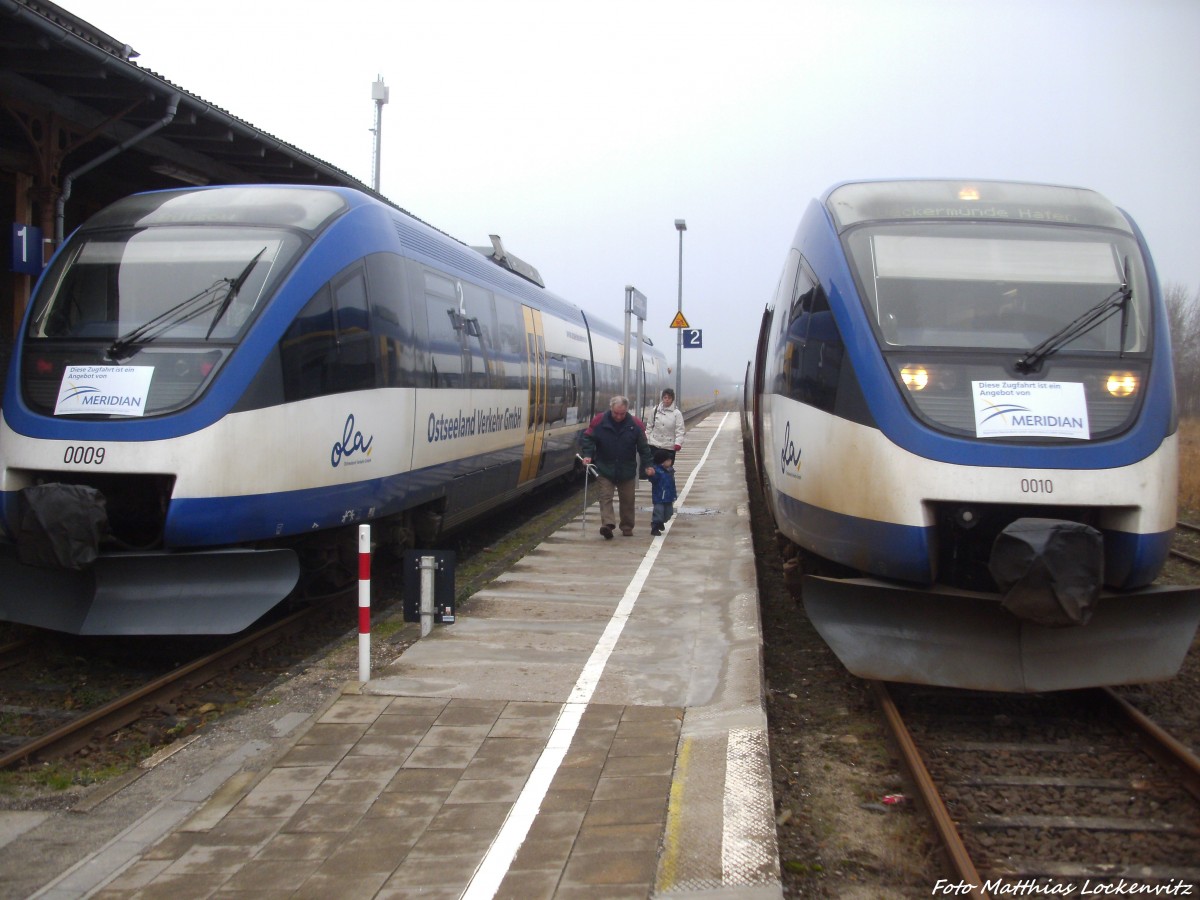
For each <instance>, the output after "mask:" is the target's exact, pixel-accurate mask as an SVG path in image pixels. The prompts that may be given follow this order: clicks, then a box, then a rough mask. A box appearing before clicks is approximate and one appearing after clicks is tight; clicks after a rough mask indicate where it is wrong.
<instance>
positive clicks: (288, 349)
mask: <svg viewBox="0 0 1200 900" xmlns="http://www.w3.org/2000/svg"><path fill="white" fill-rule="evenodd" d="M334 333H335V332H334V321H333V293H332V291H331V290H330V287H329V285H328V284H326V285H324V286H322V287H321V289H320V290H318V291H317V292H316V293H315V294H314V295H313V297H312V299H311V300H309V301H308V303H306V304H305V305H304V308H303V309H302V310H300V313H299V314H298V315H297V316H296V318H295V320H294V321H293V322H292V324H291V326H290V327H289V328H288V330H287V333H286V334H284V336H283V340H282V341H280V343H279V355H280V361H281V363H282V366H283V394H284V400H285V401H287V402H289V403H290V402H294V401H296V400H305V399H307V398H309V397H320V396H322V395H324V394H329V393H332V390H331V389H330V388H329V384H328V377H327V376H328V370H329V360H330V358H331V357H332V356H333V354H334V351H335V344H334Z"/></svg>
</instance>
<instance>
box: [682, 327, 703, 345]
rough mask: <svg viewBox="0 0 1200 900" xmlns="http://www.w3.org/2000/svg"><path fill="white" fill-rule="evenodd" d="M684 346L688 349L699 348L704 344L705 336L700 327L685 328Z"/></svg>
mask: <svg viewBox="0 0 1200 900" xmlns="http://www.w3.org/2000/svg"><path fill="white" fill-rule="evenodd" d="M683 346H684V348H685V349H688V350H699V349H700V348H701V347H703V346H704V338H703V337H702V333H701V330H700V329H699V328H684V329H683Z"/></svg>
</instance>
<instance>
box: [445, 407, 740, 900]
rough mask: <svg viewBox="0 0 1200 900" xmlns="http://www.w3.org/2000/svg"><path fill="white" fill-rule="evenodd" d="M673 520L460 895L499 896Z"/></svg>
mask: <svg viewBox="0 0 1200 900" xmlns="http://www.w3.org/2000/svg"><path fill="white" fill-rule="evenodd" d="M728 418H729V413H726V414H725V416H724V417H723V418H722V419H721V422H720V424H719V425H717V429H716V431H714V432H713V436H712V439H711V440H710V441H709V442H708V446H707V447H705V448H704V454H703V455H702V456H701V457H700V461H699V462H698V463H696V468H694V469H692V474H691V475H690V476H688V480H687V484H685V485H684V488H683V492H682V493H681V494H680V495H679V505H680V506H682V505H683V500H684V498H685V497H686V496H687V495H688V492H689V491H690V490H691V489H692V484H693V483H694V482H695V480H696V475H697V474H698V473H699V472H700V469H701V468H702V467H703V466H704V463H705V462H707V460H708V454H709V452H710V451H711V450H712V447H713V444H714V443H716V440H717V437H718V436H719V435H720V434H721V429H722V428H723V427H724V426H725V421H726V419H728ZM674 521H675V520H674V519H671V520H670V521H668V522H667V523H666V524H665V525H664V527H663V533H662V534H661V535H659V536H658V537H656V538H654V540H652V541H651V542H650V547H649V548H648V549H647V550H646V555H645V556H644V557H643V558H642V562H641V565H639V566H638V568H637V571H636V572H635V573H634V575H633V578H632V579H631V580H630V582H629V586H628V587H626V588H625V594H624V596H622V597H621V602H620V603H618V604H617V608H616V611H615V612H613V614H612V618H610V619H609V620H608V625H607V626H606V627H605V629H604V633H603V634H602V635H600V640H599V641H597V642H596V646H595V647H594V648H593V649H592V655H591V656H590V657H589V658H588V661H587V663H586V664H584V667H583V671H582V672H581V673H580V675H579V679H578V680H577V681H576V682H575V687H574V688H572V689H571V695H570V697H569V698H568V699H567V702H566V703H565V704H564V705H563V708H562V710H561V711H560V712H559V714H558V721H556V722H555V724H554V731H553V732H551V734H550V740H549V742H548V743H547V744H546V749H545V750H543V751H542V755H541V756H540V757H538V761H537V765H536V766H534V767H533V772H532V774H531V775H530V776H529V780H528V781H526V782H525V787H524V789H523V790H522V791H521V795H520V796H519V797H518V798H517V802H516V803H514V804H513V806H512V809H510V810H509V811H508V817H507V818H506V819H505V820H504V825H503V826H502V827H501V828H500V833H499V834H497V835H496V838H495V840H493V841H492V845H491V847H489V848H488V852H487V855H485V856H484V858H483V861H482V862H480V863H479V867H478V868H477V869H476V870H475V874H474V875H473V876H472V877H471V883H470V884H468V885H467V888H466V890H465V891H464V892H463V894H462V900H491V898H492V897H495V896H496V891H498V890H499V889H500V883H501V882H502V881H504V876H505V875H507V874H508V869H509V867H510V866H511V865H512V861H513V859H515V858H516V855H517V851H518V850H520V849H521V844H523V843H524V842H525V837H526V836H527V835H528V834H529V828H530V826H531V825H533V820H534V818H535V817H536V816H537V814H538V810H539V809H541V806H542V801H543V800H544V799H545V798H546V792H547V791H548V790H549V789H550V783H551V782H552V781H553V780H554V776H555V774H557V772H558V769H559V766H560V765H562V761H563V757H564V756H566V755H567V748H568V747H570V746H571V741H572V739H574V737H575V732H576V731H577V730H578V728H579V720H580V719H582V718H583V713H584V710H585V709H587V705H588V701H589V700H591V698H592V694H594V693H595V691H596V686H597V685H598V684H599V683H600V676H601V675H603V674H604V667H605V666H606V665H608V659H609V657H610V656H612V652H613V650H614V649H615V648H616V646H617V641H618V640H619V639H620V637H621V632H622V631H623V630H624V628H625V623H626V622H628V621H629V616H630V615H631V614H632V613H633V608H634V606H635V605H637V600H638V595H639V594H640V593H641V591H642V586H643V585H644V584H645V583H646V579H647V578H648V577H649V575H650V570H651V569H652V568H654V561H655V560H657V559H658V554H659V552H660V551H661V550H662V544H663V538H665V537H666V536H667V534H668V533H669V532H670V530H671V523H672V522H674Z"/></svg>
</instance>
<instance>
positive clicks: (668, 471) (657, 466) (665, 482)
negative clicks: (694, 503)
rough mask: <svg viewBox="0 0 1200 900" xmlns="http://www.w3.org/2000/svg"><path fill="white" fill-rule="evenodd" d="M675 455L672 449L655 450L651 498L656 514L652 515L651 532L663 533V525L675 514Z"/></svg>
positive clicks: (676, 495)
mask: <svg viewBox="0 0 1200 900" xmlns="http://www.w3.org/2000/svg"><path fill="white" fill-rule="evenodd" d="M672 456H674V454H673V453H671V451H670V450H655V451H654V474H653V475H651V476H650V485H651V498H652V499H653V500H654V514H653V515H652V516H651V517H650V533H651V534H662V533H663V525H665V524H666V523H667V521H668V520H669V519H670V518H671V516H673V515H675V498H676V497H678V496H679V495H678V494H677V493H676V491H675V469H674V461H673V460H672V459H671V457H672Z"/></svg>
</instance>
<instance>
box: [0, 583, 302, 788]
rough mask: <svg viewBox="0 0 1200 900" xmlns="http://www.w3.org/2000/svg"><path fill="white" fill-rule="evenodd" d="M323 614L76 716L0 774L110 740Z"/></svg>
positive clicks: (2, 762) (6, 757) (20, 750)
mask: <svg viewBox="0 0 1200 900" xmlns="http://www.w3.org/2000/svg"><path fill="white" fill-rule="evenodd" d="M319 610H320V607H318V606H312V607H306V608H304V609H302V610H300V611H299V612H295V613H292V614H291V615H289V616H287V617H286V618H284V619H282V620H280V621H278V622H275V623H273V624H270V625H268V626H266V627H264V628H261V629H259V630H257V631H255V632H253V633H252V634H250V635H248V636H247V637H245V638H242V639H240V640H237V641H235V642H233V643H231V644H230V645H228V646H227V647H223V648H221V649H220V650H217V651H215V652H213V653H208V654H205V655H204V656H201V657H198V658H197V659H195V660H192V661H191V662H189V663H186V664H184V665H181V666H179V667H177V668H175V669H172V670H171V671H169V672H167V673H166V674H165V675H161V676H159V677H157V678H154V679H152V680H150V681H148V682H147V683H145V684H143V685H140V686H139V687H137V688H135V689H134V690H131V691H128V692H126V693H124V694H123V695H121V696H120V697H117V698H116V699H114V700H112V701H110V702H108V703H105V704H103V705H101V706H99V707H98V708H96V709H93V710H90V711H88V712H84V713H82V714H80V715H78V716H74V717H71V718H70V719H69V720H68V721H66V722H63V723H62V724H60V725H57V726H56V727H52V728H49V729H48V730H45V731H42V732H40V733H39V734H37V735H35V736H34V737H32V738H29V739H28V740H25V741H23V742H21V743H20V744H18V745H17V746H16V747H15V748H12V749H10V750H8V751H6V752H4V753H3V754H0V769H6V768H8V767H10V766H14V765H16V764H18V763H22V762H31V761H33V760H38V759H46V758H52V757H57V756H65V755H67V754H70V753H74V752H76V751H78V750H80V749H81V748H83V747H85V746H87V745H88V744H89V743H91V742H92V741H94V740H96V739H97V738H98V737H107V736H108V735H110V734H112V733H113V732H115V731H116V730H117V729H119V728H123V727H125V726H127V725H129V724H130V723H132V722H135V721H137V720H138V719H140V718H142V717H143V716H144V715H145V714H146V710H147V709H153V708H155V707H157V706H159V705H160V704H163V703H165V702H169V701H171V700H174V699H175V698H176V697H178V696H179V695H180V694H182V693H184V692H185V691H188V690H191V689H193V688H195V687H197V686H201V685H204V684H206V683H208V682H209V681H211V680H212V679H213V678H215V677H216V676H218V675H219V674H221V673H224V672H226V671H228V670H229V669H230V668H232V667H233V666H235V665H237V664H238V663H240V662H242V661H243V660H245V659H247V658H248V657H250V656H252V655H254V654H256V653H259V652H262V651H263V650H264V649H266V648H268V647H270V646H273V645H274V644H276V643H278V642H279V641H281V640H283V639H284V638H285V637H287V636H288V635H289V634H295V633H297V632H298V631H300V630H301V629H303V628H305V627H306V626H307V625H308V624H309V623H310V621H311V619H312V617H313V616H314V615H316V614H317V612H318V611H319ZM60 717H61V714H60V715H57V716H56V715H53V714H45V713H43V714H42V716H41V718H42V720H43V721H53V720H54V719H55V718H60Z"/></svg>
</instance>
